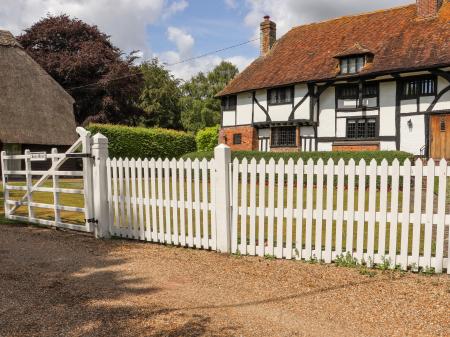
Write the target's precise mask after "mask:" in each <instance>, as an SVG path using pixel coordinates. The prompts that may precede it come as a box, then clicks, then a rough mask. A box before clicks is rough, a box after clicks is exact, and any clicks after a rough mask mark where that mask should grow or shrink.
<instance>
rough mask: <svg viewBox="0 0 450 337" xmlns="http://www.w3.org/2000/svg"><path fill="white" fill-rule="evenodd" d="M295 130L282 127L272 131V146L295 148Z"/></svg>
mask: <svg viewBox="0 0 450 337" xmlns="http://www.w3.org/2000/svg"><path fill="white" fill-rule="evenodd" d="M296 134H297V128H296V127H295V126H293V127H282V128H273V129H272V142H271V143H272V146H296V145H297V135H296Z"/></svg>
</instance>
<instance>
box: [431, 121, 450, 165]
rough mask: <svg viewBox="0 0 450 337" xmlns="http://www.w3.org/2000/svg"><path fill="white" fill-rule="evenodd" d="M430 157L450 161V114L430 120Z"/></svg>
mask: <svg viewBox="0 0 450 337" xmlns="http://www.w3.org/2000/svg"><path fill="white" fill-rule="evenodd" d="M430 156H431V158H434V159H442V158H446V159H450V114H447V115H433V116H431V118H430Z"/></svg>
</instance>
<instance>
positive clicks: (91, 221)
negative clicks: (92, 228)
mask: <svg viewBox="0 0 450 337" xmlns="http://www.w3.org/2000/svg"><path fill="white" fill-rule="evenodd" d="M84 221H86V222H87V223H96V224H97V223H98V220H97V219H95V218H90V219H84Z"/></svg>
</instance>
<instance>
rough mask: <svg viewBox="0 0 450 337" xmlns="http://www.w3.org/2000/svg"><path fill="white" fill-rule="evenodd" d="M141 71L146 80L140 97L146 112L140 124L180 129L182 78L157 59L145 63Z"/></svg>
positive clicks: (140, 104) (141, 105)
mask: <svg viewBox="0 0 450 337" xmlns="http://www.w3.org/2000/svg"><path fill="white" fill-rule="evenodd" d="M140 71H141V73H142V77H143V81H144V84H143V89H142V92H141V95H140V98H139V107H140V108H141V109H142V110H143V112H144V113H143V114H142V116H141V117H140V124H142V125H144V126H158V127H162V128H171V129H180V128H181V123H180V115H181V106H180V98H181V90H180V87H179V86H180V80H178V79H176V78H174V76H173V75H172V74H171V73H170V72H169V71H168V70H166V69H165V68H164V67H163V66H162V65H160V64H159V62H158V60H157V59H153V60H151V61H149V62H145V63H143V64H142V65H141V67H140Z"/></svg>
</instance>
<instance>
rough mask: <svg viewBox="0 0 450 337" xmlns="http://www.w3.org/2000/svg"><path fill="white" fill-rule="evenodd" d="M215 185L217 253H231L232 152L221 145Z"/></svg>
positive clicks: (217, 157) (216, 159)
mask: <svg viewBox="0 0 450 337" xmlns="http://www.w3.org/2000/svg"><path fill="white" fill-rule="evenodd" d="M214 164H215V170H216V174H215V180H216V181H215V183H216V190H215V193H216V199H215V203H216V204H215V205H214V207H215V208H216V226H217V230H216V235H217V251H218V252H221V253H230V252H231V216H230V213H231V204H230V188H231V186H230V164H231V150H230V148H229V147H228V146H227V145H224V144H220V145H219V146H217V147H216V148H215V149H214Z"/></svg>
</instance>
